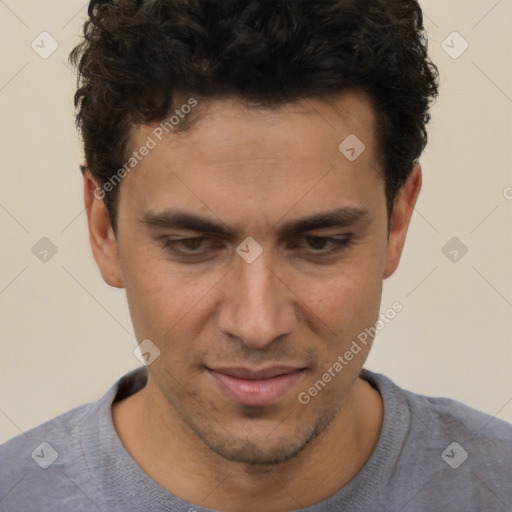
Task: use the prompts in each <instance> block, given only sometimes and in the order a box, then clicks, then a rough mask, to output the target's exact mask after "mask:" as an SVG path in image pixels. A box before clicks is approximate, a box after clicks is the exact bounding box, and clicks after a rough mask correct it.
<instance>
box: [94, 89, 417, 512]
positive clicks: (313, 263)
mask: <svg viewBox="0 0 512 512" xmlns="http://www.w3.org/2000/svg"><path fill="white" fill-rule="evenodd" d="M197 108H201V111H200V112H199V113H200V122H199V123H198V124H197V125H194V126H193V128H192V129H191V130H190V131H188V132H186V133H182V134H174V133H171V134H169V135H168V136H167V137H166V138H165V139H164V140H163V141H162V142H159V143H158V144H157V146H156V147H155V148H154V149H153V150H152V151H151V152H150V153H149V154H148V155H147V156H146V157H145V158H144V159H143V160H142V161H141V162H140V163H139V164H138V166H137V167H136V168H135V169H134V170H133V171H132V172H131V173H129V174H128V175H126V177H125V178H123V181H122V182H121V184H120V185H119V186H120V190H119V205H118V226H117V235H116V236H114V234H113V230H112V227H111V225H110V220H109V217H108V213H107V211H106V209H105V206H104V204H103V202H102V201H101V200H100V199H98V198H96V197H95V196H94V194H93V192H94V189H95V186H96V184H95V183H94V180H93V179H92V178H91V175H90V174H89V173H86V174H85V175H84V187H85V188H84V191H85V204H86V211H87V216H88V223H89V232H90V241H91V246H92V251H93V254H94V257H95V259H96V262H97V264H98V267H99V269H100V271H101V274H102V276H103V279H104V280H105V281H106V282H107V283H108V284H109V285H111V286H115V287H124V288H125V289H126V294H127V299H128V303H129V307H130V313H131V317H132V322H133V326H134V330H135V333H136V337H137V340H138V342H139V343H140V342H141V341H142V340H145V339H150V340H152V342H153V343H154V344H155V345H156V346H157V347H158V348H159V350H160V355H159V357H157V358H156V359H155V360H154V362H152V363H151V364H150V365H149V366H148V372H149V376H148V383H147V385H146V386H145V388H144V389H142V390H141V391H139V392H138V393H136V394H135V395H132V396H131V397H129V398H127V399H125V400H123V401H121V402H119V403H117V404H115V405H114V406H113V408H112V416H113V422H114V426H115V428H116V430H117V432H118V434H119V437H120V439H121V441H122V442H123V444H124V446H125V447H126V449H127V451H128V452H129V453H130V455H131V456H132V457H133V458H134V460H135V461H136V462H137V463H138V464H139V466H140V467H141V468H142V469H143V470H144V471H145V472H146V473H147V474H148V475H149V476H150V477H151V478H152V479H153V480H155V481H156V482H157V483H158V484H160V485H161V486H162V487H163V488H165V489H167V490H168V491H169V492H171V493H173V494H175V495H177V496H179V497H180V498H182V499H184V500H187V501H190V502H191V503H194V504H197V505H200V506H204V507H209V508H213V509H218V510H225V511H228V512H238V511H244V512H252V511H255V512H256V511H261V510H266V511H269V512H277V511H282V510H290V509H298V508H301V507H306V506H310V505H312V504H314V503H318V502H319V501H322V500H324V499H325V498H327V497H329V496H331V495H332V494H334V493H335V492H336V491H338V490H339V489H340V488H341V487H343V486H344V485H346V484H347V483H348V482H349V481H350V480H352V479H353V478H354V476H355V475H356V474H357V473H358V472H359V471H360V470H361V468H362V467H363V466H364V464H365V462H366V461H367V460H368V458H369V457H370V455H371V453H372V451H373V449H374V448H375V445H376V444H377V441H378V438H379V434H380V429H381V426H382V418H383V404H382V399H381V397H380V394H379V393H378V391H377V390H375V389H374V388H372V387H371V386H370V385H369V384H368V383H367V382H366V381H364V380H362V379H361V378H359V373H360V370H361V368H362V366H363V364H364V361H365V360H366V357H367V355H368V352H369V350H370V348H371V343H369V344H368V345H367V346H366V347H362V350H361V352H360V353H358V354H357V355H355V356H354V358H353V359H352V360H351V361H350V362H349V364H347V365H346V366H344V368H343V370H342V371H341V372H339V373H338V374H336V377H334V378H333V379H332V380H331V382H329V383H328V384H327V385H326V386H325V388H324V389H323V390H322V391H321V392H319V393H318V394H317V395H316V396H315V397H313V398H312V399H311V401H310V402H309V403H308V404H307V405H303V404H301V403H300V402H299V400H298V395H299V393H300V392H303V391H307V390H308V388H310V386H311V385H312V384H313V383H314V382H315V381H317V380H318V379H319V378H320V377H321V375H322V374H323V373H324V372H325V371H327V369H328V368H330V367H332V365H333V363H334V362H335V361H336V360H337V357H338V356H340V355H343V354H344V353H345V352H346V350H348V348H349V347H350V345H351V343H352V340H354V339H355V338H356V337H357V335H358V334H359V333H360V332H362V331H364V329H365V328H366V327H369V326H373V325H374V324H375V322H376V321H377V320H378V315H379V308H380V301H381V294H382V284H383V280H384V279H386V278H387V277H389V276H390V275H391V274H393V273H394V271H395V270H396V268H397V266H398V263H399V260H400V256H401V253H402V250H403V246H404V242H405V237H406V233H407V229H408V226H409V221H410V218H411V215H412V212H413V209H414V205H415V202H416V199H417V197H418V194H419V191H420V188H421V169H420V167H419V165H415V166H414V167H413V169H412V173H411V175H410V177H409V179H408V180H407V182H406V183H405V184H404V186H403V187H402V189H401V190H400V192H399V194H398V196H397V198H396V200H395V203H394V207H393V213H392V218H391V224H390V229H389V236H388V218H387V211H386V202H385V194H384V180H383V178H382V173H381V167H380V159H379V157H378V155H377V153H376V149H375V148H376V140H375V137H374V121H375V119H374V113H373V108H372V104H371V102H370V101H369V99H368V98H367V97H366V96H365V95H364V94H362V93H358V92H354V91H351V92H344V93H342V94H339V95H337V96H336V97H334V98H330V99H313V98H309V99H307V100H305V101H302V102H300V103H295V104H291V105H288V106H286V107H282V108H279V109H273V110H261V109H260V110H257V109H248V108H246V107H245V106H243V105H241V104H240V103H239V102H237V101H236V100H235V99H222V100H210V101H208V102H207V103H205V104H201V105H199V106H198V107H197ZM153 128H154V127H151V126H138V127H137V129H136V130H134V132H133V133H132V136H131V147H132V148H139V147H140V146H141V145H142V144H144V142H145V141H146V138H147V136H148V135H151V133H152V129H153ZM349 134H356V135H357V137H358V138H359V139H360V140H361V141H363V143H364V144H365V146H366V149H365V151H364V152H363V153H362V154H361V155H360V156H359V157H358V158H357V159H356V160H355V161H353V162H351V161H349V160H348V159H347V158H346V157H345V156H344V155H343V154H341V153H340V151H339V150H338V145H339V144H340V142H341V141H343V140H344V139H345V138H346V137H347V136H348V135H349ZM344 207H351V208H358V209H362V210H365V211H366V215H365V216H363V217H362V218H360V219H359V220H358V221H356V222H353V223H350V224H348V225H346V226H343V227H330V228H324V229H318V230H314V231H308V232H306V233H300V234H295V235H293V237H292V238H291V239H284V238H283V237H282V236H281V234H280V231H279V229H280V227H282V226H283V225H284V223H286V222H288V221H291V220H295V219H299V218H302V217H306V216H310V215H311V214H314V213H321V212H325V211H327V210H331V209H336V208H344ZM171 208H179V209H181V210H186V211H188V212H191V213H195V214H200V215H202V216H206V217H208V218H209V219H211V220H213V221H215V222H218V223H222V224H223V225H225V226H228V227H230V228H233V229H235V230H237V236H236V237H233V238H220V237H217V236H216V235H212V234H211V233H207V232H195V231H190V230H185V229H177V228H169V227H162V226H149V225H147V224H146V223H145V222H144V218H145V215H146V214H147V213H148V212H151V213H152V214H160V213H162V212H163V211H165V210H168V209H171ZM198 236H204V237H206V238H205V239H204V240H203V242H201V243H188V245H187V244H185V245H183V244H182V245H181V246H179V247H176V246H174V247H175V248H176V249H177V250H181V251H182V252H188V253H193V252H194V251H195V252H197V253H200V254H202V255H200V256H190V255H189V256H186V255H185V256H183V255H179V254H177V253H174V252H171V250H170V248H169V247H165V246H164V241H165V239H169V238H170V237H171V238H174V239H176V238H193V237H198ZM248 236H251V237H253V238H254V239H255V240H256V241H257V242H258V243H259V244H260V246H261V247H262V249H263V252H262V253H261V255H260V256H259V257H258V258H257V259H256V260H255V261H253V262H252V263H247V262H246V261H244V260H243V259H242V258H241V257H240V256H239V255H238V254H237V253H236V248H237V247H238V246H239V245H240V244H241V242H242V241H243V240H244V239H245V238H246V237H248ZM308 236H317V237H335V238H338V239H349V240H350V242H349V243H348V244H347V245H345V246H341V249H340V250H339V251H338V252H335V253H333V254H332V255H327V256H326V255H325V252H326V251H328V250H329V249H332V248H333V245H332V244H329V243H326V244H325V245H322V243H318V241H317V242H316V243H315V242H314V241H313V242H312V240H311V239H308V238H307V237H308ZM272 365H288V366H292V367H296V368H303V369H304V370H303V371H302V372H301V373H300V376H299V377H298V379H297V380H296V381H295V382H294V383H293V385H292V386H291V388H290V389H289V390H288V391H287V392H286V393H285V394H284V395H283V396H282V397H281V398H279V399H278V400H277V401H275V402H274V403H271V404H269V405H263V406H259V407H257V406H248V405H242V404H240V403H238V402H236V401H234V400H232V399H231V398H229V397H228V396H226V394H224V392H223V391H222V389H221V388H220V387H219V386H218V385H217V382H216V381H215V379H212V376H211V374H210V373H209V372H208V371H207V369H206V368H218V367H225V366H230V367H231V366H244V367H246V368H254V369H259V368H262V367H266V366H272Z"/></svg>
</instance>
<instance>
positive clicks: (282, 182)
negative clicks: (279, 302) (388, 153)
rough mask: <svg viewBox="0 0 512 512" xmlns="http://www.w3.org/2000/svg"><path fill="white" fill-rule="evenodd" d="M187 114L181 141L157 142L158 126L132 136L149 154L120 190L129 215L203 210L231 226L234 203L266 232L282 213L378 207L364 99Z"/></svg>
mask: <svg viewBox="0 0 512 512" xmlns="http://www.w3.org/2000/svg"><path fill="white" fill-rule="evenodd" d="M196 108H197V109H199V110H198V111H196V112H194V116H195V119H194V122H193V123H192V124H191V127H190V128H189V129H188V130H187V131H185V132H170V133H169V134H164V135H163V136H162V135H161V131H162V130H161V129H160V130H158V127H159V125H158V124H154V125H143V126H138V127H137V128H136V129H135V130H134V131H133V133H132V136H131V139H130V149H131V151H137V150H138V149H139V148H141V147H143V146H144V145H147V141H148V140H151V141H152V143H151V146H152V149H151V150H150V151H149V152H147V154H146V156H145V157H144V158H143V159H141V160H140V162H139V163H138V164H137V167H136V169H134V170H133V171H131V172H130V173H129V174H128V175H127V176H126V177H125V178H124V180H123V184H122V186H121V190H120V196H121V201H122V197H123V196H124V198H125V201H124V202H125V204H129V205H130V209H133V210H139V212H141V213H142V212H143V211H144V212H147V211H148V210H151V211H153V212H158V211H159V210H160V211H163V210H165V209H167V208H176V207H177V208H182V209H183V208H185V209H188V210H189V211H191V210H196V211H199V210H200V211H202V212H203V213H207V210H210V213H211V212H214V213H215V214H216V215H217V216H218V217H220V218H222V217H223V215H222V214H224V216H225V217H226V218H228V217H229V218H230V219H232V218H233V211H234V210H233V208H232V207H231V208H230V205H232V204H235V203H237V204H239V205H240V204H242V203H243V206H244V211H245V212H251V211H252V212H265V216H266V218H265V220H262V223H267V224H270V223H272V222H273V221H275V219H276V218H277V217H279V216H280V215H282V214H284V213H285V212H286V211H289V210H290V209H291V208H295V209H296V212H298V210H299V209H300V210H301V212H302V214H304V213H306V212H308V211H309V212H311V211H312V210H318V206H319V203H325V204H323V206H324V207H325V208H324V209H330V210H334V209H335V208H338V207H339V206H343V207H355V208H358V207H364V208H366V207H367V205H368V204H370V203H372V202H373V203H376V204H377V203H380V197H378V195H380V194H381V193H382V191H383V187H382V184H383V181H382V175H381V170H380V165H379V161H378V157H377V152H376V140H375V135H374V134H375V119H374V112H373V106H372V103H371V101H370V99H369V98H368V97H367V96H365V95H364V94H361V93H354V92H346V93H343V94H341V95H339V96H338V97H331V98H328V99H327V98H323V99H317V98H308V99H305V100H302V101H300V102H296V103H292V104H287V105H284V106H280V107H278V108H273V109H262V108H251V107H248V106H246V105H243V104H241V103H240V102H239V101H237V100H235V99H222V100H210V101H208V102H205V103H199V104H198V105H197V107H196ZM158 134H160V137H159V136H158ZM362 202H363V203H364V202H366V205H365V204H362ZM294 205H296V206H294ZM247 216H248V218H247V221H248V222H250V223H255V222H256V221H255V220H254V219H251V218H250V213H247ZM235 220H237V221H240V222H241V219H240V218H239V219H235Z"/></svg>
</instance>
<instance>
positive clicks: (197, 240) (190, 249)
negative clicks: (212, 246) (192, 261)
mask: <svg viewBox="0 0 512 512" xmlns="http://www.w3.org/2000/svg"><path fill="white" fill-rule="evenodd" d="M205 240H206V237H204V236H196V237H194V238H178V239H171V238H167V239H165V240H164V241H163V246H164V248H165V249H168V250H169V251H171V252H175V253H178V254H190V255H195V254H202V252H203V251H201V250H197V249H201V246H202V244H203V242H204V241H205ZM180 247H181V248H184V249H185V250H182V249H180Z"/></svg>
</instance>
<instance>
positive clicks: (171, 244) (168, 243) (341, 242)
mask: <svg viewBox="0 0 512 512" xmlns="http://www.w3.org/2000/svg"><path fill="white" fill-rule="evenodd" d="M301 238H303V239H308V240H315V241H321V242H325V243H331V244H333V245H334V247H333V248H332V249H329V250H328V251H325V250H322V249H320V250H313V251H312V252H311V254H312V255H315V256H330V255H333V254H336V253H338V252H340V251H342V250H343V249H345V248H346V247H348V246H349V245H350V244H351V242H352V236H351V235H350V234H349V235H347V236H346V237H345V238H332V237H323V236H313V235H305V236H303V237H301ZM207 239H208V238H207V237H205V236H196V237H192V238H179V239H171V238H167V239H164V240H163V243H162V246H163V247H164V249H166V250H168V251H170V252H172V253H175V254H178V255H182V256H192V257H194V256H205V255H206V254H205V253H204V252H203V253H201V252H194V251H192V252H187V251H182V250H180V249H176V247H177V246H178V245H179V244H183V242H190V241H196V240H197V241H201V240H207Z"/></svg>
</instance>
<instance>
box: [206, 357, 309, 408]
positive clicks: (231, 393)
mask: <svg viewBox="0 0 512 512" xmlns="http://www.w3.org/2000/svg"><path fill="white" fill-rule="evenodd" d="M206 370H207V372H208V373H209V374H210V375H211V376H212V377H213V380H214V381H215V383H216V384H217V385H218V387H219V388H220V390H221V391H222V393H223V394H224V395H225V396H227V397H228V398H229V399H231V400H233V401H235V402H238V403H240V404H243V405H252V406H263V405H270V404H273V403H275V402H277V401H278V400H279V399H280V398H282V397H283V396H284V395H285V394H286V393H287V392H288V391H289V390H290V389H291V388H292V387H294V386H295V384H296V383H297V382H298V381H299V380H300V379H301V378H302V377H303V375H304V372H305V369H304V368H296V367H290V366H272V367H268V368H264V369H258V370H255V369H249V368H243V367H230V368H216V369H212V368H206Z"/></svg>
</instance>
